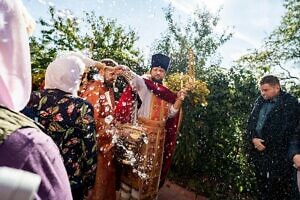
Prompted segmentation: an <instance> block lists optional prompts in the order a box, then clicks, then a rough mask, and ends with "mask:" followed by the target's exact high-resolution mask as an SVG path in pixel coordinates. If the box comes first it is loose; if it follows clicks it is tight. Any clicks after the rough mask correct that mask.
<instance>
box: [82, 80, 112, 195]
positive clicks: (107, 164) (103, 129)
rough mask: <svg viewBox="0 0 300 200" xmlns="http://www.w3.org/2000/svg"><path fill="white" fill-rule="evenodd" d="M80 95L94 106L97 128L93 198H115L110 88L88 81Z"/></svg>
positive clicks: (98, 82) (97, 82) (100, 83)
mask: <svg viewBox="0 0 300 200" xmlns="http://www.w3.org/2000/svg"><path fill="white" fill-rule="evenodd" d="M81 96H82V97H83V98H84V99H86V100H87V101H89V102H90V103H91V104H92V105H93V107H94V117H95V121H96V129H97V144H98V157H97V159H98V160H97V172H96V180H95V186H94V188H93V197H92V199H93V200H115V199H116V166H115V162H114V156H113V145H112V143H111V142H112V133H111V132H109V131H110V130H112V125H110V124H109V123H110V121H111V120H112V119H113V118H112V117H113V109H114V107H115V101H114V96H113V91H112V89H109V88H107V87H105V86H104V85H103V83H102V82H100V81H92V82H90V83H88V84H87V85H86V86H85V88H84V90H83V91H82V93H81Z"/></svg>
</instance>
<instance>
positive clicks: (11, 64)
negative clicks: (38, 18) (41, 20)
mask: <svg viewBox="0 0 300 200" xmlns="http://www.w3.org/2000/svg"><path fill="white" fill-rule="evenodd" d="M34 26H35V23H34V21H33V19H32V18H31V16H30V15H29V14H28V12H27V11H26V9H25V7H24V6H23V3H22V1H21V0H0V104H3V105H4V106H7V107H8V108H10V109H12V110H15V111H19V110H21V109H23V108H24V106H25V105H26V104H27V102H28V100H29V97H30V92H31V68H30V51H29V42H28V36H29V35H28V33H29V32H28V31H32V30H33V27H34Z"/></svg>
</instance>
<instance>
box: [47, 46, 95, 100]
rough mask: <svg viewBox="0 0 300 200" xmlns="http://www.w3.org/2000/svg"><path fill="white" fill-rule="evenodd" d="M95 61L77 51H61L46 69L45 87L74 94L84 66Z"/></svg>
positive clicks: (93, 63)
mask: <svg viewBox="0 0 300 200" xmlns="http://www.w3.org/2000/svg"><path fill="white" fill-rule="evenodd" d="M95 63H96V61H94V60H92V59H90V58H88V57H87V56H85V55H84V54H82V53H79V52H74V51H66V52H61V53H60V54H59V55H58V56H57V58H56V59H55V60H54V61H53V62H52V63H50V64H49V66H48V68H47V70H46V74H45V89H60V90H62V91H64V92H68V93H71V94H73V95H75V96H76V95H77V92H78V90H79V86H80V81H81V76H82V75H83V73H84V70H85V67H86V66H89V65H95Z"/></svg>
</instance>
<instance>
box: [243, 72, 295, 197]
mask: <svg viewBox="0 0 300 200" xmlns="http://www.w3.org/2000/svg"><path fill="white" fill-rule="evenodd" d="M259 84H260V85H259V87H260V92H261V96H259V97H258V98H257V100H256V102H255V104H254V108H253V110H252V113H251V116H250V119H249V122H248V127H247V138H248V141H249V144H250V152H249V158H250V162H251V163H252V164H253V166H254V172H255V176H256V181H257V182H256V186H257V194H256V197H257V198H258V199H270V200H271V199H272V200H274V199H291V198H292V184H291V180H292V179H291V177H292V173H293V170H295V169H294V168H293V164H292V159H290V158H289V156H288V150H289V148H290V144H291V143H292V142H293V141H292V140H293V135H294V132H295V128H296V126H297V122H298V110H299V109H298V101H297V99H296V98H295V97H293V96H292V95H290V94H288V93H286V92H283V91H282V90H281V88H280V83H279V80H278V78H277V77H275V76H272V75H268V76H265V77H263V78H262V79H261V81H260V83H259Z"/></svg>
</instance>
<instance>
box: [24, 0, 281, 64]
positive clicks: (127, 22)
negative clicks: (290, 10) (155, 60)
mask: <svg viewBox="0 0 300 200" xmlns="http://www.w3.org/2000/svg"><path fill="white" fill-rule="evenodd" d="M23 2H24V5H25V6H26V7H27V9H28V10H29V12H30V13H31V15H32V16H33V17H34V18H35V19H36V20H38V19H39V18H49V14H48V13H47V12H48V7H49V5H54V6H55V7H56V8H57V10H64V9H69V10H71V11H72V12H73V13H74V15H75V16H77V17H80V16H83V11H92V10H93V11H95V13H96V14H97V15H101V16H104V17H105V18H110V19H115V20H116V21H117V23H118V24H120V25H122V26H123V27H125V28H129V27H130V28H131V29H133V30H134V31H136V32H137V34H138V36H139V40H138V41H137V47H138V48H140V49H141V50H142V51H143V54H144V55H145V57H146V58H147V59H149V57H150V56H149V55H150V53H151V52H150V47H151V45H152V44H153V42H154V41H155V40H156V39H159V38H160V35H161V33H162V32H164V31H165V30H166V29H167V23H166V21H165V18H164V11H163V8H166V7H167V6H168V4H169V3H171V4H172V6H173V7H174V8H175V15H176V17H178V19H180V20H181V22H183V23H184V22H185V20H186V19H187V18H188V17H190V16H191V14H192V13H193V11H194V9H195V8H196V7H197V6H198V7H199V8H203V7H205V8H207V9H208V10H209V11H210V12H212V13H216V12H217V10H219V9H220V8H222V9H221V11H220V22H219V25H218V27H217V30H216V31H217V32H218V31H220V30H223V29H226V28H229V30H231V31H232V32H233V33H234V34H233V37H232V38H231V39H230V40H229V41H228V42H226V43H225V44H224V45H223V46H222V47H221V48H220V49H219V50H218V54H220V56H221V57H222V58H223V61H222V63H221V66H230V65H231V64H232V62H233V61H234V60H236V59H238V58H239V57H240V56H241V55H243V54H245V53H247V52H249V50H251V49H254V48H258V47H260V46H261V45H262V43H263V41H264V39H265V38H266V37H267V36H268V35H269V34H270V33H271V32H272V30H274V28H276V27H277V26H278V25H279V24H280V20H281V17H282V16H283V14H284V11H285V10H284V7H283V0H64V1H62V0H23ZM37 30H38V28H37ZM36 32H38V31H36ZM35 34H38V33H35Z"/></svg>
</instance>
